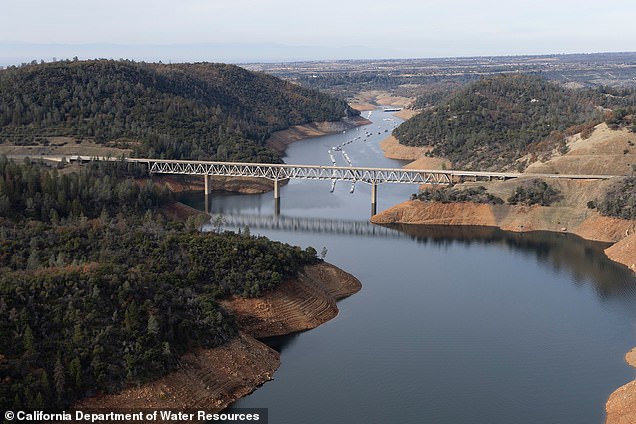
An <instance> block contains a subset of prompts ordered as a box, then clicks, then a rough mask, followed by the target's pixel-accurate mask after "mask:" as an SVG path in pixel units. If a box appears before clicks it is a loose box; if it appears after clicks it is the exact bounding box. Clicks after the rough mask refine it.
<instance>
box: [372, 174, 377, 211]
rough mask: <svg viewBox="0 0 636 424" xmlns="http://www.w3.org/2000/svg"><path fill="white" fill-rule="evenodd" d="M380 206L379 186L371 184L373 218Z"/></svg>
mask: <svg viewBox="0 0 636 424" xmlns="http://www.w3.org/2000/svg"><path fill="white" fill-rule="evenodd" d="M377 204H378V184H377V183H375V182H374V183H371V216H373V215H375V214H376V213H377Z"/></svg>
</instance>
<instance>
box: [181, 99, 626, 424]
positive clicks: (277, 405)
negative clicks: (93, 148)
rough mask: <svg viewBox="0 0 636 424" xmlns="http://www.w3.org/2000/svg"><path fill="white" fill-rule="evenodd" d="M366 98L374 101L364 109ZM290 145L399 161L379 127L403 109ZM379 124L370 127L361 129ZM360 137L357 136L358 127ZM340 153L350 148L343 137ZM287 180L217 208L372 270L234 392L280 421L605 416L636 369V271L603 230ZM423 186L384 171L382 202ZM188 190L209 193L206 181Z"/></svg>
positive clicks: (280, 341) (314, 157)
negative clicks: (633, 354) (394, 222)
mask: <svg viewBox="0 0 636 424" xmlns="http://www.w3.org/2000/svg"><path fill="white" fill-rule="evenodd" d="M366 115H367V113H366V112H365V113H364V116H366ZM371 120H372V121H373V124H371V125H368V126H365V127H362V128H360V129H358V130H349V131H347V133H346V134H337V135H331V136H324V137H318V138H314V139H310V140H305V141H302V142H298V143H295V144H292V145H291V146H289V148H288V150H287V153H288V157H287V158H286V159H285V160H286V162H287V163H314V164H315V163H319V164H325V165H328V164H331V159H330V157H329V155H328V152H327V151H328V149H330V148H331V147H333V146H337V145H338V144H341V143H343V142H346V141H348V140H352V139H353V140H354V141H353V142H351V143H350V144H347V145H345V146H344V150H345V151H346V153H347V155H348V156H349V158H350V160H351V161H352V163H353V164H354V165H360V166H362V165H366V166H400V165H401V163H400V162H398V161H393V160H389V159H386V158H384V157H383V156H382V154H381V150H380V148H379V147H378V142H379V141H380V140H381V139H383V138H384V137H385V136H386V135H387V133H386V132H385V130H387V131H388V132H390V131H391V129H392V128H393V126H394V125H396V124H397V122H398V120H397V118H394V117H392V116H391V115H389V114H386V113H383V112H382V111H374V112H373V114H372V116H371ZM366 133H371V134H372V135H371V136H368V137H367V136H366ZM359 136H361V138H358V139H356V137H359ZM334 158H335V159H336V160H337V162H338V164H339V165H345V164H346V163H347V162H345V159H344V157H343V156H342V154H341V153H340V152H337V151H336V152H334ZM350 189H351V186H350V184H343V183H338V184H337V185H336V188H335V191H334V192H333V193H331V192H330V184H329V183H326V182H303V181H292V182H290V184H289V185H287V186H285V187H283V188H282V191H281V196H282V199H281V217H280V219H279V220H276V218H274V217H272V210H273V199H272V194H271V193H266V194H264V195H253V196H245V195H227V194H218V195H215V196H213V198H212V201H211V210H212V211H213V212H215V213H220V214H223V216H224V217H225V218H226V220H227V221H228V222H229V221H232V224H227V225H226V228H228V229H229V228H231V227H242V226H243V225H245V224H246V223H248V224H249V225H250V229H251V231H252V233H253V234H262V235H266V236H268V237H270V238H272V239H276V240H281V241H285V242H288V243H291V244H296V245H300V246H302V247H306V246H313V247H315V248H316V250H318V251H320V250H321V249H322V247H326V249H327V258H326V259H327V260H328V261H329V262H331V263H333V264H335V265H337V266H339V267H341V268H343V269H344V270H346V271H348V272H351V273H352V274H354V275H355V276H356V277H358V278H359V279H360V281H362V284H363V289H362V291H360V292H359V293H358V294H356V295H354V296H352V297H350V298H348V299H345V300H343V301H341V302H340V303H339V308H340V315H339V316H338V317H337V318H335V319H334V320H332V321H330V322H328V323H326V324H324V325H323V326H321V327H319V328H317V329H314V330H311V331H308V332H305V333H302V334H297V335H293V336H287V337H281V338H274V339H271V340H268V343H270V345H271V346H273V347H274V348H276V349H278V350H279V351H280V352H281V359H282V366H281V368H280V369H279V370H278V371H277V372H276V374H275V379H274V381H271V382H268V383H266V384H265V385H264V386H263V387H261V388H260V389H258V390H257V391H256V392H254V393H253V394H252V395H250V396H249V397H247V398H244V399H242V400H240V401H239V402H237V403H236V404H235V406H237V407H266V408H269V417H270V418H269V419H270V423H274V424H278V423H289V424H296V423H317V424H318V423H319V424H326V423H334V424H335V423H347V424H351V423H383V424H384V423H440V424H474V423H485V424H496V423H501V424H515V423H518V424H525V423H527V424H538V423H541V424H550V423H554V424H567V423H575V424H585V423H594V424H600V423H602V422H603V420H604V405H605V401H606V400H607V397H608V396H609V394H610V393H611V392H612V391H613V390H614V389H616V388H617V387H619V386H620V385H622V384H625V383H626V382H628V381H630V380H631V379H633V378H634V377H635V376H636V373H635V371H634V370H633V369H631V368H629V367H628V366H627V365H626V364H625V363H624V360H623V357H624V355H625V353H626V352H627V351H628V350H629V349H630V348H631V347H633V346H635V345H636V279H635V278H634V277H633V276H632V274H631V273H630V272H629V271H627V270H626V269H625V268H623V267H620V266H617V265H615V264H613V263H612V262H610V261H609V260H608V259H607V258H605V256H604V255H603V254H602V249H603V248H604V247H605V246H604V245H602V244H598V243H591V242H586V241H584V240H582V239H580V238H577V237H573V236H568V235H562V234H553V233H530V234H513V233H506V232H502V231H499V230H494V229H490V228H470V229H469V228H449V227H441V228H440V227H423V226H398V227H394V228H390V229H387V228H383V227H375V226H371V225H370V224H367V222H366V221H367V219H368V217H369V211H370V189H369V187H367V186H364V185H361V184H360V185H356V187H355V191H354V193H353V194H351V193H350ZM415 190H416V188H415V187H413V186H397V185H393V186H391V185H382V186H380V187H379V191H378V192H379V204H378V209H379V210H382V209H386V208H388V207H389V206H391V205H393V204H396V203H399V202H401V201H404V200H405V199H407V198H408V196H409V194H410V193H412V192H413V191H415ZM197 196H198V197H196V198H191V199H190V203H191V204H194V205H195V206H198V207H200V208H203V204H202V202H201V200H200V197H201V195H200V194H199V195H197Z"/></svg>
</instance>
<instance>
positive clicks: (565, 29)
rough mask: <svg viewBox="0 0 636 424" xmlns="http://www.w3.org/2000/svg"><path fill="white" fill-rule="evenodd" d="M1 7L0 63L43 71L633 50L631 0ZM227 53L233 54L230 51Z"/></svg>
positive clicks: (30, 1) (124, 2) (125, 1)
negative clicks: (133, 63) (161, 62)
mask: <svg viewBox="0 0 636 424" xmlns="http://www.w3.org/2000/svg"><path fill="white" fill-rule="evenodd" d="M0 6H1V7H0V58H2V57H4V58H7V57H15V56H16V55H18V54H22V55H26V56H28V55H41V56H42V57H34V59H45V60H49V59H50V58H51V57H52V56H55V55H58V57H59V56H60V55H62V57H64V56H63V55H69V54H70V53H72V52H73V50H74V49H75V50H76V51H77V52H78V56H80V57H81V56H86V55H88V56H91V55H94V57H96V56H100V55H108V54H113V55H116V54H117V53H118V49H119V52H121V53H125V54H126V55H128V56H130V55H142V54H143V52H144V49H143V48H142V47H143V46H144V45H153V46H154V47H153V48H151V49H150V50H146V54H148V55H150V56H152V55H154V54H160V50H161V47H162V46H163V45H183V44H193V43H196V44H198V45H199V47H200V48H201V53H200V55H201V57H200V58H197V57H192V58H190V60H197V59H198V60H211V59H214V57H210V56H214V55H218V56H219V57H218V58H219V59H221V60H223V59H225V58H224V57H221V56H223V55H225V56H228V58H229V56H232V54H234V56H236V57H235V58H230V60H234V61H236V60H239V57H240V56H241V55H244V56H250V55H252V57H243V58H242V60H243V61H249V60H250V59H253V60H264V59H266V56H267V55H268V54H270V55H271V56H272V57H271V59H272V60H277V59H280V58H282V57H283V56H285V55H288V56H289V57H288V59H308V58H311V56H320V57H315V58H316V59H326V58H334V59H336V58H346V57H343V56H357V57H358V58H363V57H364V58H388V57H391V58H399V57H401V58H410V57H440V56H472V55H508V54H542V53H582V52H601V51H634V50H636V24H635V23H634V19H635V18H636V1H634V0H625V1H623V0H606V1H601V0H596V1H593V2H592V1H587V0H577V1H574V0H525V1H514V0H507V1H502V0H485V1H483V0H482V1H479V0H473V1H467V0H439V1H438V0H384V1H379V0H366V1H365V0H363V1H359V2H352V1H345V0H311V1H304V0H303V1H299V0H295V1H292V0H225V1H217V0H170V1H167V0H153V1H139V0H100V1H93V0H55V1H51V0H0ZM23 43H32V44H39V45H40V46H37V47H35V46H32V47H29V46H24V45H23ZM234 43H238V44H240V45H239V46H237V47H236V51H234V52H233V51H232V49H231V48H229V47H231V46H229V47H228V44H234ZM42 44H47V45H50V46H41V45H42ZM51 44H53V45H51ZM105 44H107V45H110V46H104V45H105ZM202 44H203V45H217V47H218V48H217V49H216V50H215V48H214V47H213V46H207V47H205V48H203V47H201V45H202ZM252 44H257V46H252ZM60 45H65V46H60ZM68 45H76V46H70V47H69V46H68ZM77 45H85V46H77ZM86 45H90V46H86ZM113 45H114V46H113ZM130 45H133V46H132V47H131V46H130ZM220 45H223V48H221V46H220ZM16 46H17V47H16ZM195 47H196V46H195ZM64 49H67V50H64ZM100 49H101V50H100ZM108 49H110V50H108ZM176 51H179V49H177V48H175V47H173V48H172V49H170V48H166V49H165V51H164V54H167V55H168V56H169V55H172V54H176V53H175V52H176ZM183 51H184V52H187V54H186V53H184V56H191V55H194V56H196V55H197V54H198V53H197V49H196V48H193V49H192V48H189V49H188V48H184V50H183ZM56 52H57V53H56ZM93 52H94V53H93ZM268 52H269V53H268ZM264 56H265V57H264ZM274 56H281V57H274ZM300 56H309V57H300ZM122 57H123V56H122ZM162 59H163V58H162ZM177 59H178V58H175V60H177Z"/></svg>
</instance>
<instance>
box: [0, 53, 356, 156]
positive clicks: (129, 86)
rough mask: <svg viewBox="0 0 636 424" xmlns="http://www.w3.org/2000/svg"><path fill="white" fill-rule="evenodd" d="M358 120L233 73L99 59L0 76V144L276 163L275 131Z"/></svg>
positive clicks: (280, 86) (298, 93) (308, 93)
mask: <svg viewBox="0 0 636 424" xmlns="http://www.w3.org/2000/svg"><path fill="white" fill-rule="evenodd" d="M356 113H357V112H355V111H353V110H352V109H350V108H349V107H348V106H347V104H346V103H345V102H344V101H342V100H337V99H335V98H332V97H330V96H328V95H326V94H322V93H319V92H317V91H313V90H309V89H305V88H302V87H299V86H297V85H294V84H291V83H289V82H286V81H283V80H280V79H278V78H275V77H272V76H268V75H265V74H261V73H255V72H250V71H247V70H245V69H243V68H240V67H237V66H233V65H223V64H210V63H198V64H177V65H164V64H147V63H135V62H132V61H112V60H95V61H64V62H55V63H46V64H39V65H27V66H23V67H19V68H15V67H12V68H9V69H5V70H0V143H2V142H13V143H15V144H45V143H47V142H48V140H47V137H51V136H70V137H75V138H77V139H84V138H86V139H92V140H95V141H97V142H101V143H104V142H107V141H124V142H126V141H129V142H131V143H130V146H131V147H133V148H134V149H135V151H136V153H137V154H138V155H140V156H151V157H163V158H174V159H183V158H188V159H216V160H244V161H268V162H269V161H277V160H279V159H278V158H277V157H276V155H275V154H274V153H272V152H271V151H269V150H268V149H266V148H265V147H264V141H265V139H266V138H267V137H268V135H269V134H271V133H272V132H273V131H276V130H280V129H284V128H288V127H289V126H292V125H298V124H304V123H308V122H312V121H326V120H331V121H334V120H339V119H341V118H343V117H344V116H346V115H353V114H356ZM138 142H139V143H138Z"/></svg>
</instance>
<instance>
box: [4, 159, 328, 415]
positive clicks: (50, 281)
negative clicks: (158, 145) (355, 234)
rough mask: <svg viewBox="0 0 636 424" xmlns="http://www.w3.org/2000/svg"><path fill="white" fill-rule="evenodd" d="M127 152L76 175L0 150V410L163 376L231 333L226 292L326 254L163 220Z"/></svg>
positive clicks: (261, 285) (63, 403) (267, 280)
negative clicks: (223, 300)
mask: <svg viewBox="0 0 636 424" xmlns="http://www.w3.org/2000/svg"><path fill="white" fill-rule="evenodd" d="M128 166H129V164H126V163H121V164H119V165H118V166H117V167H115V166H112V164H104V163H102V164H92V165H89V166H87V167H85V168H83V170H82V171H81V172H80V173H78V174H61V173H58V172H56V171H54V170H50V169H48V168H44V167H42V166H40V165H37V164H33V163H30V162H26V163H25V164H23V165H18V164H15V163H12V162H10V161H8V160H6V158H0V206H1V207H0V381H1V384H0V409H3V410H20V409H31V410H41V409H43V408H47V409H61V408H67V407H68V406H69V405H70V404H71V403H72V402H73V401H74V400H76V399H77V398H80V397H83V396H86V395H90V394H94V393H96V392H100V391H105V392H110V391H113V390H116V389H119V388H121V387H124V386H126V385H130V384H138V383H140V382H143V381H146V380H149V379H152V378H156V377H159V376H161V375H164V374H166V373H167V372H169V371H170V370H172V369H174V368H175V367H176V366H177V364H178V359H179V356H180V355H182V354H183V353H184V352H185V351H186V350H188V349H192V348H196V347H214V346H218V345H219V344H221V343H224V342H225V341H226V340H228V339H229V338H231V337H233V336H234V335H235V334H236V332H237V330H236V326H235V322H234V319H233V317H232V316H230V315H229V314H228V313H226V312H225V311H224V310H223V309H222V308H221V307H220V306H219V305H218V304H217V302H216V300H217V299H218V298H220V297H222V296H225V295H228V294H238V295H242V296H258V295H260V294H261V293H262V292H264V291H266V290H270V289H272V288H274V287H276V286H277V285H278V284H279V283H280V282H281V281H283V280H284V279H285V278H288V277H293V276H295V275H296V274H297V273H298V271H299V270H300V269H301V268H302V267H303V266H304V265H305V264H310V263H314V262H317V261H318V259H317V258H316V252H315V250H314V249H312V248H307V249H306V250H301V249H300V248H297V247H292V246H289V245H285V244H283V243H278V242H272V241H270V240H268V239H266V238H264V237H252V236H250V235H249V233H246V232H244V233H243V234H234V233H208V234H202V233H199V232H198V231H196V230H195V229H194V227H193V226H189V225H185V224H183V223H180V222H172V221H168V220H166V218H165V217H164V216H162V215H161V214H160V213H159V211H160V209H159V207H160V206H162V205H164V204H166V202H169V201H170V198H169V195H168V194H167V193H165V192H164V191H163V190H160V189H157V188H156V187H154V186H152V185H150V184H142V183H141V182H140V181H137V180H135V178H134V176H135V174H136V172H137V170H135V169H129V168H128Z"/></svg>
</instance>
